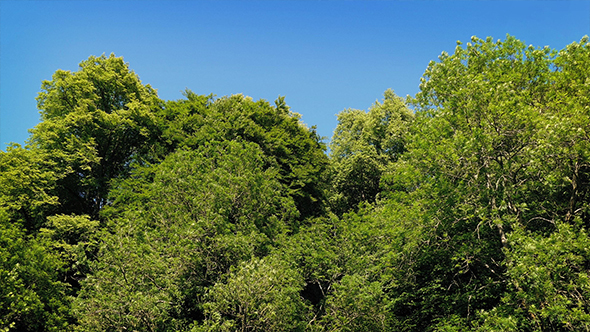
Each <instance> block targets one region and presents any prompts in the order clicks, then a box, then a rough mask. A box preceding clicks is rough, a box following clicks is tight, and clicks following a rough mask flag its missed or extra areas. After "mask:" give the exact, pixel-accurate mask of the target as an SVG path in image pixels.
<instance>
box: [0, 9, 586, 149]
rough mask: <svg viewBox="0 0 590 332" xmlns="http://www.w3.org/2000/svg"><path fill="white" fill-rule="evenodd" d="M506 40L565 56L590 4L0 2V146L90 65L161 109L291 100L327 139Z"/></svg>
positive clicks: (20, 133)
mask: <svg viewBox="0 0 590 332" xmlns="http://www.w3.org/2000/svg"><path fill="white" fill-rule="evenodd" d="M507 33H508V34H511V35H514V36H515V37H517V38H519V39H521V40H523V41H524V42H526V43H527V44H532V45H535V46H545V45H549V46H550V47H552V48H556V49H562V48H564V47H565V46H566V45H567V44H569V43H571V42H573V41H579V40H580V39H581V38H582V36H584V35H588V34H590V1H588V0H585V1H567V0H565V1H310V0H308V1H270V0H266V1H114V0H110V1H88V0H86V1H10V0H0V149H2V150H4V149H5V147H6V144H7V143H8V142H17V143H21V144H22V143H23V142H24V141H25V139H27V137H28V135H29V134H28V132H27V130H28V129H29V128H32V127H34V126H35V125H36V124H37V123H38V122H39V113H38V110H37V109H36V102H35V97H36V96H37V93H38V92H39V90H40V86H41V81H42V80H48V79H51V76H52V74H53V73H54V72H55V70H57V69H64V70H72V71H75V70H77V68H78V64H79V63H80V62H81V61H82V60H84V59H87V58H88V56H90V55H101V54H103V53H105V54H107V55H108V54H110V53H115V54H116V55H117V56H123V57H124V58H125V61H126V62H128V63H129V65H130V67H131V69H133V70H134V71H135V72H136V73H137V74H138V75H139V77H140V78H141V80H142V81H143V83H149V84H151V85H152V86H153V87H154V88H156V89H157V90H158V94H159V96H160V98H162V99H164V100H175V99H180V98H182V93H181V92H182V91H183V90H184V89H185V88H189V89H191V90H193V91H194V92H196V93H199V94H209V93H213V94H215V95H217V96H223V95H230V94H236V93H243V94H245V95H248V96H251V97H252V98H254V99H261V98H262V99H266V100H269V101H274V100H275V99H276V98H277V97H278V96H279V95H282V96H286V102H287V104H289V105H290V106H291V109H292V110H293V111H294V112H297V113H300V114H302V116H303V117H302V120H303V121H304V122H305V123H306V124H308V125H316V126H317V127H318V132H319V133H320V135H322V136H326V137H328V138H329V137H331V136H332V132H333V130H334V128H335V127H336V114H337V113H338V112H340V111H341V110H343V109H346V108H357V109H367V108H368V107H369V106H370V105H371V104H372V103H373V102H374V101H375V100H377V99H381V96H382V94H383V92H384V91H385V90H386V89H388V88H392V89H394V90H395V92H396V93H397V94H398V95H401V96H406V95H408V94H409V95H414V94H415V93H416V92H418V83H419V80H420V77H421V76H422V74H423V73H424V70H425V69H426V66H427V65H428V62H429V61H430V60H436V59H437V57H438V55H440V53H441V52H442V51H447V52H449V53H452V52H453V50H454V48H455V45H456V41H457V40H461V41H469V39H470V37H471V36H473V35H476V36H478V37H482V38H483V37H486V36H492V37H493V38H495V39H503V38H505V36H506V34H507Z"/></svg>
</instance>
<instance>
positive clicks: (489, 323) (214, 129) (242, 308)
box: [0, 36, 590, 332]
mask: <svg viewBox="0 0 590 332" xmlns="http://www.w3.org/2000/svg"><path fill="white" fill-rule="evenodd" d="M37 101H38V108H39V110H40V112H41V120H42V121H41V123H40V124H39V125H38V126H36V127H35V128H33V129H32V130H31V137H30V139H29V141H28V143H27V145H26V146H24V147H21V146H19V145H16V144H14V145H12V146H10V147H9V148H8V149H7V150H6V151H0V331H128V330H133V331H193V332H197V331H317V332H319V331H416V332H418V331H584V330H590V249H589V248H590V237H589V235H588V228H589V227H590V42H589V41H588V37H584V38H582V39H581V41H580V42H574V43H572V44H570V45H568V46H567V47H566V48H564V49H563V50H560V51H556V50H553V49H550V48H549V47H544V48H537V47H533V46H527V45H526V44H525V43H524V42H522V41H520V40H518V39H516V38H515V37H512V36H507V37H506V38H505V39H504V40H493V39H492V38H486V39H479V38H476V37H473V38H472V39H471V41H470V42H468V43H466V44H462V43H460V42H458V43H457V47H456V49H455V51H454V53H453V54H448V53H445V52H443V53H442V54H441V55H440V57H439V58H438V60H437V61H431V62H430V63H429V64H428V67H427V69H426V71H425V73H424V76H423V77H422V79H421V84H420V92H419V93H418V94H416V96H414V97H410V96H408V97H407V98H405V99H403V98H401V97H399V96H397V95H395V93H394V92H393V90H391V89H388V90H386V91H385V92H384V94H383V99H382V101H376V102H375V103H374V104H373V105H370V107H369V108H368V110H367V111H363V110H354V109H346V110H343V111H342V112H341V113H339V114H338V118H337V120H338V125H337V127H336V130H335V132H334V136H333V137H332V140H331V142H330V143H329V144H326V143H324V142H323V141H322V139H321V138H320V137H318V135H317V133H316V131H315V127H308V126H306V125H305V124H303V123H302V122H301V120H300V116H299V115H298V114H297V113H295V112H292V111H291V110H290V108H289V106H287V104H286V102H285V98H284V97H278V98H277V100H276V101H275V102H274V104H271V103H269V102H268V101H265V100H258V101H255V100H253V99H252V98H250V97H247V96H243V95H241V94H238V95H231V96H222V97H216V96H214V95H212V94H209V95H199V94H196V93H194V92H192V91H190V90H186V91H185V93H184V98H182V99H180V100H174V101H164V100H161V99H160V98H159V97H158V95H157V93H156V90H155V89H153V88H152V87H150V86H149V85H144V84H143V83H141V81H140V79H139V76H138V75H136V74H135V73H134V72H133V71H132V70H131V69H130V67H129V65H128V64H127V63H125V62H124V61H123V59H122V58H119V57H115V56H114V55H110V56H105V55H103V56H100V57H94V56H91V57H90V58H89V59H88V60H85V61H83V62H82V63H81V64H80V68H79V70H78V71H76V72H69V71H62V70H58V71H56V73H55V74H54V76H53V78H52V80H51V81H44V82H43V83H42V86H41V92H40V93H39V96H38V98H37ZM327 147H329V153H328V154H327V153H326V152H327Z"/></svg>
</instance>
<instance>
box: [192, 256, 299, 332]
mask: <svg viewBox="0 0 590 332" xmlns="http://www.w3.org/2000/svg"><path fill="white" fill-rule="evenodd" d="M302 284H303V283H302V280H301V277H300V276H299V275H298V273H297V272H296V271H295V270H293V269H291V268H290V267H289V265H288V263H285V262H282V261H280V260H279V259H278V258H276V257H274V256H269V257H267V258H263V259H256V258H255V259H253V260H250V261H248V262H245V263H242V264H240V265H239V266H238V267H237V268H236V269H232V272H231V273H230V274H229V276H228V280H227V281H226V282H223V283H222V282H219V283H216V284H215V286H214V287H212V288H211V289H210V291H209V293H208V298H209V302H207V303H206V304H205V308H206V311H205V313H206V316H207V317H208V319H207V320H206V321H205V325H204V326H203V327H201V328H197V329H193V331H202V330H206V331H302V330H303V328H304V327H305V324H306V313H307V310H306V306H305V305H304V303H303V302H302V300H301V298H300V296H299V292H300V291H301V289H302Z"/></svg>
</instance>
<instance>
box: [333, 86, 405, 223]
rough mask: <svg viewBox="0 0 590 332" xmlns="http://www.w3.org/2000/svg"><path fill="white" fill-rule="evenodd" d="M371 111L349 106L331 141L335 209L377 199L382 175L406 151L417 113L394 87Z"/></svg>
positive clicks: (386, 92) (339, 117)
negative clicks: (407, 139) (410, 128)
mask: <svg viewBox="0 0 590 332" xmlns="http://www.w3.org/2000/svg"><path fill="white" fill-rule="evenodd" d="M383 96H384V98H383V102H382V103H380V102H378V101H376V102H375V104H373V106H371V108H369V111H368V112H364V111H361V110H353V109H348V110H344V111H342V112H340V114H338V126H337V127H336V130H335V131H334V136H333V137H332V141H331V142H330V161H331V163H332V169H333V176H332V182H333V187H334V194H333V196H332V198H331V199H332V206H333V209H334V210H335V211H336V212H338V213H342V212H346V211H347V210H348V209H351V208H356V207H357V205H358V204H359V203H360V202H374V201H375V199H376V197H377V195H378V194H379V192H380V191H381V189H380V182H381V176H382V174H383V173H384V171H385V169H386V168H387V167H388V165H389V164H390V163H393V162H395V161H397V159H398V158H399V157H400V156H401V155H402V154H403V153H404V152H405V150H406V149H405V144H406V135H407V132H408V129H409V126H410V124H411V122H412V119H413V113H412V112H411V111H410V110H409V109H408V108H407V106H406V104H405V102H404V100H403V99H402V98H400V97H398V96H396V95H395V93H394V92H393V90H387V91H385V93H384V94H383Z"/></svg>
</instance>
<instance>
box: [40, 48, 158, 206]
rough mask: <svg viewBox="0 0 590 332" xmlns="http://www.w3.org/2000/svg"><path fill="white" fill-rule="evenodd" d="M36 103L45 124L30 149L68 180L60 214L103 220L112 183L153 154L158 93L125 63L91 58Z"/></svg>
mask: <svg viewBox="0 0 590 332" xmlns="http://www.w3.org/2000/svg"><path fill="white" fill-rule="evenodd" d="M41 90H42V91H41V92H40V93H39V96H38V97H37V103H38V104H37V105H38V108H39V110H40V111H41V119H42V122H41V123H40V124H39V125H37V126H36V127H35V128H34V129H33V130H32V131H31V133H32V136H31V139H30V145H31V146H32V147H35V148H38V149H40V150H42V151H43V153H45V155H46V156H47V157H48V158H50V160H51V162H53V163H55V168H54V171H55V172H57V173H58V174H63V176H62V177H61V178H60V179H59V181H58V185H57V186H56V188H55V189H56V193H55V195H56V196H58V197H59V200H60V203H61V204H60V212H62V213H65V214H71V213H75V214H88V215H90V216H92V217H93V218H96V217H97V216H98V212H99V211H100V209H101V208H102V207H103V206H104V205H105V204H106V203H107V195H108V191H109V189H110V181H111V180H112V179H115V178H118V177H122V176H125V175H126V174H127V172H128V171H129V166H130V162H131V161H132V160H133V159H134V157H136V156H137V155H138V154H140V153H142V152H145V150H148V151H149V150H150V144H147V143H148V142H149V141H150V139H151V138H152V134H153V131H154V130H155V127H154V125H153V123H154V112H153V109H154V108H155V107H157V106H158V104H159V103H160V101H159V99H158V97H157V94H156V91H155V90H154V89H152V88H151V87H150V86H149V85H143V84H142V83H141V81H140V80H139V77H138V76H137V75H136V74H135V73H134V72H133V71H131V70H130V69H129V66H128V64H126V63H125V62H124V61H123V58H117V57H115V56H114V55H113V54H111V55H110V56H109V57H106V56H104V55H103V56H100V57H94V56H91V57H90V58H88V60H86V61H83V62H81V63H80V70H79V71H77V72H70V71H63V70H58V71H56V72H55V74H54V75H53V79H52V80H51V81H44V82H43V84H42V86H41Z"/></svg>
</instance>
